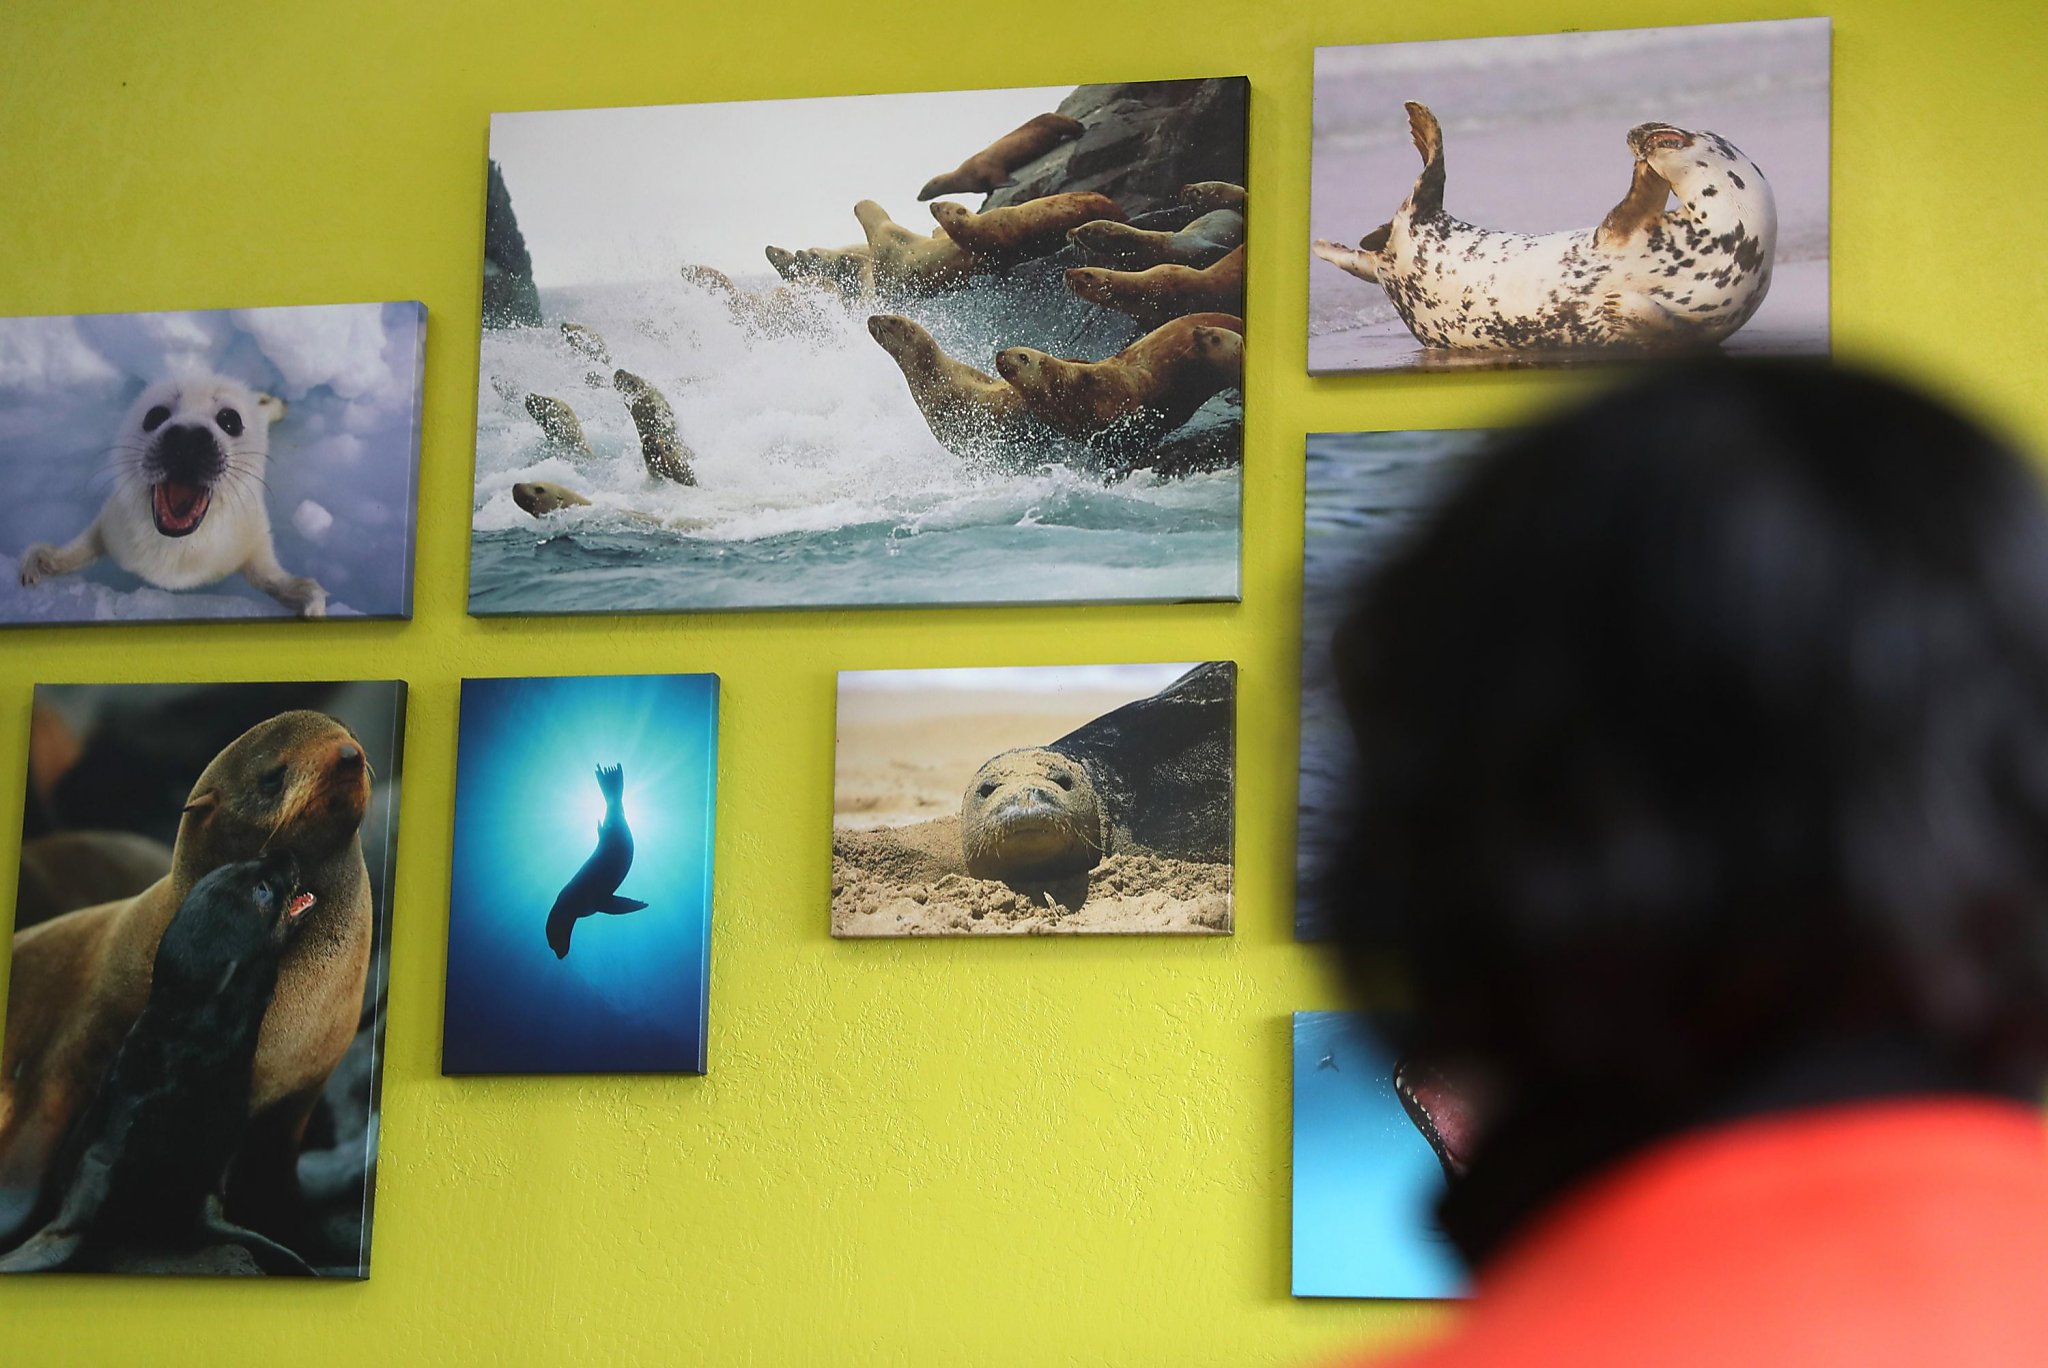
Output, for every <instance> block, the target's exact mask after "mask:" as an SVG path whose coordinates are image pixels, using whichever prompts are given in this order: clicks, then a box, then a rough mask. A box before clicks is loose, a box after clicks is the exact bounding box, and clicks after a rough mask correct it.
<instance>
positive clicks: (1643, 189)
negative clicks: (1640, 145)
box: [1593, 161, 1671, 248]
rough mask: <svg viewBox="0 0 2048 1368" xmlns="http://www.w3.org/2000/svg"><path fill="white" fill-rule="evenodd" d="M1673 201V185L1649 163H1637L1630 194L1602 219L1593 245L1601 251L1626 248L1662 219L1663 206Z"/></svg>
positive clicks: (1630, 185)
mask: <svg viewBox="0 0 2048 1368" xmlns="http://www.w3.org/2000/svg"><path fill="white" fill-rule="evenodd" d="M1670 201H1671V182H1670V181H1667V180H1665V179H1664V177H1663V176H1661V175H1659V174H1658V172H1657V169H1656V168H1655V167H1653V166H1651V165H1650V164H1649V163H1648V162H1646V161H1638V162H1637V163H1636V169H1635V174H1634V176H1633V177H1632V178H1631V179H1630V181H1629V184H1628V193H1627V194H1626V195H1623V196H1622V197H1621V203H1619V204H1617V205H1615V206H1614V207H1613V208H1612V209H1610V210H1608V211H1607V217H1606V218H1604V219H1601V220H1600V226H1599V227H1598V228H1595V229H1594V230H1593V245H1594V246H1595V247H1600V248H1615V247H1620V246H1623V245H1625V244H1626V243H1627V242H1628V240H1629V239H1630V238H1632V237H1634V236H1635V235H1636V234H1637V233H1639V232H1642V231H1643V230H1644V229H1646V228H1648V227H1649V226H1650V225H1651V224H1652V223H1655V222H1656V221H1657V220H1658V219H1660V218H1662V217H1663V216H1664V206H1665V205H1666V204H1668V203H1670Z"/></svg>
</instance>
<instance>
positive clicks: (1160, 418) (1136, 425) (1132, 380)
mask: <svg viewBox="0 0 2048 1368" xmlns="http://www.w3.org/2000/svg"><path fill="white" fill-rule="evenodd" d="M1205 330H1213V331H1224V332H1232V333H1236V334H1239V335H1240V336H1241V335H1242V334H1243V331H1244V320H1243V319H1241V318H1239V317H1237V316H1236V315H1234V314H1222V313H1207V314H1190V315H1188V316H1187V317H1185V318H1176V319H1174V320H1173V321H1172V322H1170V323H1166V324H1162V325H1161V326H1159V327H1157V328H1154V329H1153V330H1152V331H1151V332H1149V333H1146V334H1145V335H1144V336H1143V337H1141V338H1139V339H1138V340H1137V341H1135V342H1133V343H1131V345H1130V346H1128V347H1125V348H1124V349H1123V350H1122V351H1120V352H1118V353H1117V354H1116V355H1115V356H1112V357H1110V358H1109V359H1108V360H1107V361H1067V360H1062V359H1060V358H1059V357H1056V356H1050V355H1047V354H1046V353H1045V352H1042V351H1039V350H1037V349H1036V348H1034V347H1010V348H1008V349H1007V350H1004V351H1001V352H998V353H996V370H997V371H998V372H999V373H1000V374H1001V375H1002V377H1003V379H1005V380H1007V381H1009V382H1010V385H1011V387H1012V388H1013V389H1015V390H1016V391H1017V392H1018V393H1019V394H1021V395H1023V396H1024V402H1025V404H1027V405H1028V406H1029V407H1030V409H1031V412H1032V413H1033V414H1035V415H1036V416H1038V417H1039V418H1041V419H1043V420H1044V421H1045V422H1046V423H1048V424H1050V425H1051V426H1053V427H1054V428H1057V429H1058V430H1059V431H1061V432H1064V433H1066V434H1067V435H1068V436H1070V437H1082V438H1087V437H1093V436H1095V435H1097V434H1099V433H1105V432H1108V431H1110V430H1111V429H1112V428H1115V429H1119V430H1128V431H1131V432H1132V434H1133V435H1140V434H1146V435H1152V436H1157V435H1159V434H1163V433H1166V432H1171V431H1172V430H1173V429H1174V428H1177V427H1179V426H1180V425H1181V424H1182V423H1184V422H1186V421H1187V420H1188V418H1189V417H1190V416H1192V415H1193V413H1194V411H1195V410H1196V409H1198V408H1200V407H1201V406H1202V405H1203V404H1204V403H1206V402H1207V401H1208V399H1209V397H1210V396H1211V395H1213V394H1215V393H1217V392H1218V391H1219V390H1222V389H1224V388H1226V387H1227V386H1228V385H1229V384H1230V380H1229V375H1228V371H1227V369H1219V362H1218V357H1217V355H1216V351H1217V348H1216V347H1215V345H1214V344H1213V342H1205V341H1204V334H1205ZM1240 355H1241V352H1240Z"/></svg>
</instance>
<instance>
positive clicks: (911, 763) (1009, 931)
mask: <svg viewBox="0 0 2048 1368" xmlns="http://www.w3.org/2000/svg"><path fill="white" fill-rule="evenodd" d="M1166 682H1168V680H1167V678H1166V677H1161V678H1160V679H1159V680H1157V681H1156V682H1151V683H1150V686H1149V687H1143V688H1137V689H1132V688H1129V687H1126V688H1121V689H1119V688H1116V687H1102V686H1100V685H1099V684H1095V683H1094V682H1093V681H1085V680H1084V681H1077V683H1076V685H1075V686H1074V687H1070V688H1061V689H1059V690H1057V691H1048V690H1045V689H1032V688H989V689H980V688H977V689H971V690H970V689H930V688H903V689H885V688H861V689H847V688H842V690H841V693H840V700H839V719H838V731H839V742H838V752H837V755H838V760H837V773H836V779H835V783H834V786H833V816H832V934H833V935H835V936H842V937H864V936H947V935H1047V934H1072V933H1087V932H1093V933H1098V934H1120V933H1121V934H1131V933H1148V932H1149V933H1160V932H1165V933H1182V934H1196V935H1201V934H1208V935H1214V934H1219V933H1227V932H1228V931H1229V930H1230V927H1231V869H1230V866H1229V865H1227V864H1203V863H1194V862H1190V861H1185V860H1172V859H1163V858H1160V857H1157V856H1153V855H1148V854H1142V853H1132V854H1120V855H1111V856H1109V857H1107V858H1106V859H1104V860H1103V861H1102V862H1101V863H1099V864H1098V865H1097V866H1096V867H1095V868H1094V869H1092V870H1090V871H1088V872H1087V873H1086V874H1083V875H1079V876H1076V877H1074V878H1071V879H1066V880H1061V881H1059V882H1056V883H1052V884H1048V885H1046V886H1043V887H1032V888H1014V887H1011V886H1010V885H1008V884H1005V883H1000V882H996V881H993V880H988V879H977V878H973V877H970V876H969V875H968V874H967V872H966V867H965V859H964V856H963V855H962V852H961V847H960V800H961V797H962V795H963V794H964V792H965V791H966V788H967V784H968V781H969V780H970V779H971V778H972V777H973V775H974V772H975V771H976V770H977V769H978V768H980V766H981V764H982V762H983V761H985V760H987V759H988V758H989V757H990V756H992V755H996V754H998V753H1000V752H1002V751H1006V750H1012V749H1016V748H1018V747H1025V746H1041V745H1044V744H1046V743H1047V742H1049V741H1053V740H1055V739H1057V738H1058V737H1060V736H1063V735H1065V734H1066V733H1067V732H1069V731H1072V730H1073V729H1074V728H1076V727H1078V726H1080V725H1082V724H1083V723H1085V722H1088V721H1090V720H1092V719H1094V718H1096V717H1099V716H1101V715H1102V714H1103V713H1105V712H1108V711H1110V710H1111V709H1113V708H1116V707H1118V706H1121V705H1122V704H1125V703H1128V702H1131V701H1132V700H1133V699H1136V698H1142V697H1146V696H1148V695H1149V694H1151V693H1152V692H1154V691H1155V690H1156V689H1157V688H1158V687H1160V686H1162V685H1163V684H1164V683H1166Z"/></svg>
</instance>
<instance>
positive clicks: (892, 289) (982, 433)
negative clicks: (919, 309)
mask: <svg viewBox="0 0 2048 1368" xmlns="http://www.w3.org/2000/svg"><path fill="white" fill-rule="evenodd" d="M1085 131H1086V130H1085V127H1084V125H1083V124H1082V123H1081V122H1080V121H1078V120H1076V119H1072V118H1068V117H1067V116H1065V115H1062V114H1041V115H1039V116H1037V117H1036V118H1033V119H1031V120H1028V121H1027V122H1026V123H1024V124H1023V125H1021V126H1020V127H1018V128H1016V129H1013V130H1012V131H1010V132H1009V133H1006V134H1004V135H1003V136H1002V137H1001V138H998V139H997V140H996V141H995V142H993V143H991V144H990V145H989V146H987V147H985V148H983V149H982V150H980V151H979V152H977V153H975V154H974V155H973V156H971V157H969V158H967V159H966V160H965V161H963V162H962V163H961V164H960V165H959V166H958V167H955V168H954V169H953V170H951V171H948V172H945V173H943V174H941V175H937V176H934V177H932V178H931V179H930V180H929V181H927V182H926V183H925V185H924V187H923V189H922V190H921V191H920V192H919V195H918V198H919V199H920V200H933V199H934V197H935V196H938V195H946V194H960V193H977V192H979V193H986V192H992V191H994V190H997V189H1000V188H1002V187H1004V186H1006V185H1010V184H1013V183H1014V182H1013V179H1012V175H1013V173H1014V172H1015V171H1016V170H1017V169H1018V168H1019V167H1021V166H1023V165H1025V164H1026V163H1028V162H1031V161H1033V160H1036V159H1037V158H1039V157H1041V156H1044V155H1045V154H1046V153H1047V152H1049V151H1051V150H1053V149H1054V148H1056V147H1058V146H1059V145H1060V144H1062V143H1064V142H1067V141H1070V140H1073V139H1076V138H1079V137H1081V136H1082V134H1083V133H1084V132H1085ZM1180 201H1181V206H1182V210H1183V211H1185V212H1191V213H1192V214H1193V215H1194V217H1193V218H1192V220H1189V221H1182V220H1180V219H1178V218H1177V219H1176V220H1175V221H1176V222H1180V223H1181V226H1179V227H1177V228H1175V229H1173V230H1171V231H1165V230H1160V229H1149V228H1144V227H1139V226H1135V225H1133V224H1132V223H1130V222H1129V216H1128V215H1126V214H1125V213H1124V211H1123V209H1122V208H1120V207H1119V206H1118V204H1117V203H1116V201H1115V200H1114V199H1112V198H1111V197H1109V196H1108V195H1104V194H1099V193H1096V192H1094V191H1070V192H1062V193H1056V194H1049V195H1044V196H1041V197H1039V198H1036V199H1031V200H1027V201H1024V202H1022V203H1019V204H1013V205H1006V206H1001V207H985V208H984V209H983V210H981V211H980V212H976V211H974V210H971V209H969V208H968V207H967V206H965V205H963V204H960V203H957V202H953V201H949V200H939V201H937V202H935V203H933V204H932V205H931V212H932V217H933V218H934V220H935V221H936V226H935V227H934V228H933V229H932V231H931V232H930V233H929V234H928V235H927V234H922V233H918V232H915V231H913V230H911V229H909V228H907V227H905V226H903V225H902V224H899V223H897V222H895V221H894V220H893V219H891V218H890V217H889V214H888V212H887V211H886V210H885V209H884V208H883V207H882V206H881V205H880V204H878V203H876V202H875V201H873V200H862V201H861V202H860V203H858V204H856V205H855V206H854V208H853V215H854V219H855V221H856V222H857V223H858V224H859V226H860V229H861V233H862V238H863V240H862V241H860V242H856V243H852V244H849V245H846V246H840V247H804V248H799V249H795V250H791V249H788V248H784V247H780V246H773V245H771V246H769V247H767V248H766V255H767V259H768V262H769V264H770V265H771V266H772V267H774V269H775V271H776V273H777V274H778V275H779V276H781V278H782V279H783V281H784V284H783V285H781V286H779V287H777V288H776V289H774V290H771V291H764V292H753V291H747V290H743V289H741V288H740V287H738V286H737V285H735V284H734V282H733V281H732V279H731V278H730V277H729V276H727V275H726V274H725V273H724V272H722V271H719V270H716V269H714V268H712V267H708V266H701V265H686V266H684V267H683V268H682V271H681V274H682V277H683V279H684V280H686V281H688V282H689V283H690V284H692V285H694V286H696V287H698V288H700V289H702V290H704V291H705V292H707V293H708V294H710V295H712V296H713V297H714V298H716V299H718V300H719V301H720V302H722V303H723V304H724V305H725V306H726V308H727V310H728V311H729V313H730V315H731V317H732V318H733V320H734V321H735V322H736V323H738V324H739V325H740V326H742V327H744V328H746V329H748V330H749V331H750V332H753V333H757V334H761V335H767V336H787V335H792V334H797V333H802V332H806V331H822V330H823V329H824V328H825V326H826V325H827V323H828V322H829V320H830V318H831V311H832V310H834V309H837V310H839V311H842V312H843V311H847V310H852V311H856V312H865V313H867V315H868V317H867V328H868V332H869V335H870V336H872V337H873V338H874V339H875V341H876V342H877V343H878V344H879V345H880V346H881V347H882V348H883V349H884V350H885V351H887V352H888V353H889V355H890V357H891V358H892V359H893V360H894V361H895V362H896V364H897V366H898V368H899V369H900V370H901V371H902V372H903V378H904V381H905V383H906V384H907V385H908V386H909V389H910V395H911V398H912V399H913V401H915V403H916V404H917V407H918V410H919V412H920V413H921V414H922V415H923V416H924V419H925V422H926V425H927V426H928V427H929V428H930V429H931V432H932V435H933V436H934V437H935V438H937V439H938V441H939V443H940V445H942V446H944V447H945V448H946V449H947V450H948V451H950V452H951V453H953V454H954V455H955V456H957V457H959V458H960V459H962V460H963V461H968V462H972V463H975V464H988V463H991V462H994V463H998V464H1005V465H1017V464H1043V463H1047V462H1050V461H1057V460H1060V459H1062V454H1061V452H1060V450H1059V448H1060V447H1061V446H1062V445H1063V440H1064V442H1070V443H1074V444H1078V446H1079V447H1080V449H1081V451H1082V452H1083V453H1084V459H1085V461H1086V462H1087V463H1088V464H1089V465H1090V466H1091V468H1095V469H1098V470H1101V471H1104V472H1106V473H1108V474H1110V475H1112V476H1121V475H1124V474H1128V473H1129V472H1130V471H1132V470H1135V469H1141V468H1157V469H1162V470H1164V471H1165V472H1166V473H1182V471H1183V469H1185V468H1192V467H1182V466H1178V465H1176V464H1175V462H1174V458H1167V457H1162V456H1161V455H1160V453H1159V451H1158V443H1159V439H1160V438H1162V437H1164V436H1165V435H1166V434H1168V433H1170V432H1172V431H1173V430H1174V429H1175V428H1178V427H1179V426H1180V425H1181V424H1183V423H1185V422H1186V421H1187V420H1188V419H1189V418H1190V417H1191V416H1192V415H1193V414H1194V413H1195V411H1196V410H1197V409H1199V408H1201V407H1202V405H1203V404H1204V403H1206V402H1207V401H1208V400H1209V399H1211V398H1212V397H1214V396H1215V395H1217V394H1218V393H1221V392H1223V391H1225V390H1228V389H1233V388H1239V387H1241V386H1242V384H1243V371H1244V319H1243V311H1244V261H1245V253H1244V233H1245V228H1244V225H1245V217H1244V215H1245V191H1244V188H1243V187H1242V186H1239V185H1234V184H1230V183H1227V182H1223V181H1204V182H1200V183H1198V184H1194V185H1189V186H1186V187H1185V188H1184V189H1183V190H1182V192H1181V196H1180ZM1062 251H1068V252H1069V253H1070V255H1076V256H1078V257H1079V258H1080V259H1081V260H1082V261H1084V262H1086V263H1088V264H1086V265H1081V266H1075V267H1072V268H1070V269H1067V270H1066V271H1065V272H1064V273H1063V275H1062V277H1061V279H1062V280H1063V282H1064V285H1065V288H1066V289H1067V290H1068V291H1070V292H1071V293H1072V294H1073V295H1074V296H1075V297H1077V298H1080V299H1083V300H1087V301H1089V302H1091V303H1094V304H1097V305H1100V306H1101V307H1102V308H1103V309H1105V310H1107V311H1110V312H1111V313H1114V314H1116V315H1121V316H1122V317H1123V318H1126V319H1129V320H1131V322H1132V323H1135V324H1136V325H1137V326H1139V327H1142V328H1145V329H1147V330H1148V331H1146V332H1145V333H1144V334H1143V335H1142V336H1140V337H1138V338H1137V339H1136V340H1135V341H1133V342H1131V344H1130V345H1129V346H1127V347H1125V348H1124V349H1123V350H1121V351H1119V352H1117V353H1116V354H1115V355H1113V356H1110V357H1108V358H1106V359H1103V360H1087V359H1082V358H1075V357H1061V356H1055V355H1053V354H1052V353H1050V352H1046V351H1042V350H1039V349H1038V348H1035V347H1028V346H1012V347H1007V348H1003V349H1000V350H999V351H998V352H997V353H996V355H995V356H994V358H993V364H994V367H995V370H996V374H995V375H990V374H988V373H987V372H986V371H983V370H981V369H979V368H977V367H975V366H972V365H969V364H967V363H966V362H963V361H960V360H958V359H956V358H954V357H951V356H948V355H947V354H946V352H945V351H944V350H943V348H942V347H941V346H940V345H939V343H938V342H937V341H936V340H935V339H934V338H933V336H932V334H931V333H930V332H929V331H928V330H927V329H926V328H925V326H924V325H923V324H921V323H919V322H917V321H916V320H915V319H913V318H911V317H910V316H909V315H908V314H907V313H906V312H902V310H904V309H908V308H913V307H916V305H917V304H918V303H919V302H921V301H926V300H930V299H933V298H935V297H938V296H942V295H946V294H951V293H953V292H956V291H959V290H961V289H962V288H963V287H966V286H967V285H969V284H970V283H971V282H973V281H974V280H975V279H976V278H978V277H988V276H996V275H1005V274H1007V273H1009V272H1010V271H1011V270H1012V269H1013V268H1015V267H1018V266H1020V265H1022V264H1024V263H1027V262H1031V261H1035V260H1039V259H1042V258H1045V257H1049V256H1052V255H1054V254H1055V253H1058V252H1062ZM1120 326H1123V327H1126V328H1128V326H1129V324H1122V325H1120ZM561 332H562V336H563V340H564V342H565V344H566V345H568V346H569V347H570V348H572V349H573V350H575V351H577V352H578V353H580V354H582V355H585V356H587V357H589V358H590V359H592V360H594V361H596V362H598V363H599V364H600V365H609V364H611V356H610V352H609V350H608V349H607V348H606V347H605V345H604V341H603V339H602V338H601V337H599V336H598V335H597V334H596V333H595V332H593V331H592V330H590V329H589V328H587V327H585V326H583V325H581V324H578V323H564V324H562V325H561ZM595 379H596V381H597V383H599V384H601V383H602V377H595ZM612 383H613V387H614V388H615V389H617V390H618V392H619V393H620V394H621V395H622V396H623V397H624V398H625V399H626V401H627V404H628V407H629V410H630V411H631V413H632V415H633V420H634V426H635V428H636V429H637V430H638V432H639V436H640V445H641V455H642V458H643V460H644V461H645V462H646V466H647V471H648V474H649V475H650V476H651V477H653V478H655V479H657V480H664V481H669V482H673V483H677V484H684V485H691V484H695V483H696V478H695V475H694V473H693V470H692V465H691V461H692V456H691V453H690V451H689V449H688V447H687V446H685V445H684V444H683V442H682V440H681V438H680V437H679V436H678V434H677V430H676V422H675V415H674V412H673V410H672V409H671V408H670V407H669V404H668V401H667V400H666V398H665V397H664V396H663V395H662V394H661V393H660V392H659V391H658V390H656V389H655V388H654V387H653V386H652V385H651V384H649V383H648V382H647V381H646V380H644V379H642V378H641V377H639V376H636V375H633V374H631V373H630V372H627V371H624V370H618V371H614V372H613V377H612ZM515 394H516V392H508V393H507V397H508V398H511V397H515ZM521 402H523V405H524V407H525V409H526V411H527V413H528V414H529V415H530V416H531V417H532V418H533V420H534V421H535V422H536V423H537V424H538V425H539V426H540V429H541V432H542V434H543V438H544V440H545V442H546V444H547V446H548V448H549V450H550V451H551V453H553V454H560V455H563V456H567V457H569V458H571V459H575V460H579V461H581V460H588V459H590V458H591V451H590V447H589V444H588V442H587V441H586V440H585V439H584V436H583V429H582V424H581V422H580V421H579V419H578V418H577V416H576V414H575V412H574V410H573V409H571V408H570V406H569V404H568V402H567V401H566V400H564V399H562V398H560V397H557V396H552V395H542V394H527V395H524V396H523V399H522V400H521ZM512 495H513V500H514V502H516V503H517V504H518V506H519V507H520V508H521V509H523V510H525V511H526V512H527V513H529V514H531V515H532V516H534V517H537V518H538V517H545V516H546V515H548V514H550V513H554V512H557V511H559V510H561V509H564V508H571V507H576V506H579V505H588V504H589V503H590V500H589V499H588V498H587V497H585V496H584V495H583V494H581V493H580V492H578V491H576V490H574V489H571V488H569V487H568V486H566V485H559V484H551V483H547V482H541V481H525V482H521V483H519V484H516V485H514V486H513V490H512Z"/></svg>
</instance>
